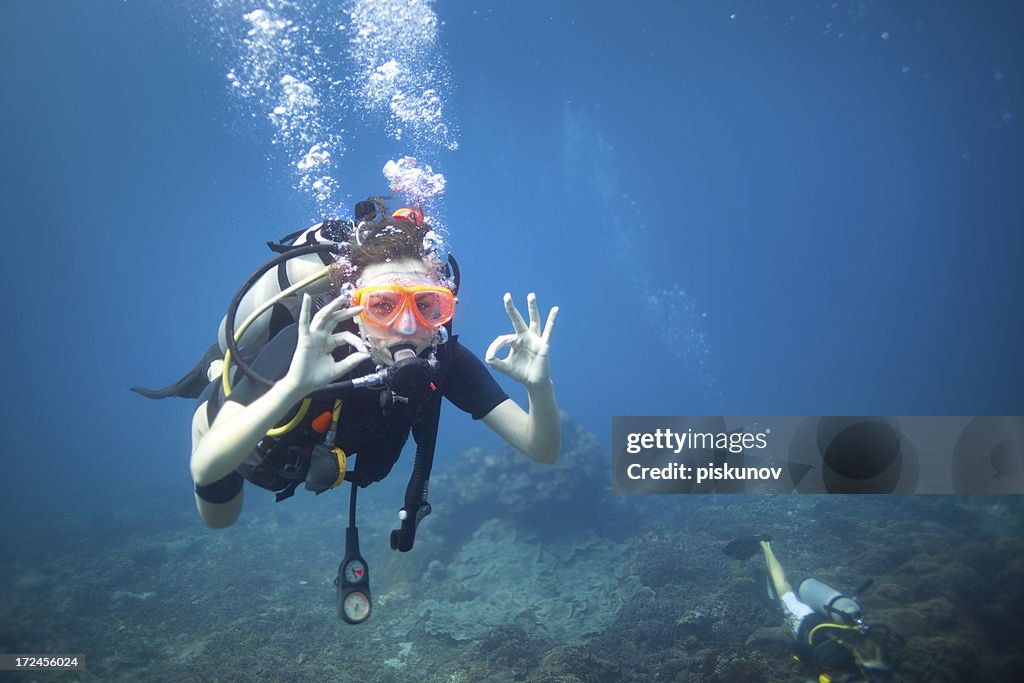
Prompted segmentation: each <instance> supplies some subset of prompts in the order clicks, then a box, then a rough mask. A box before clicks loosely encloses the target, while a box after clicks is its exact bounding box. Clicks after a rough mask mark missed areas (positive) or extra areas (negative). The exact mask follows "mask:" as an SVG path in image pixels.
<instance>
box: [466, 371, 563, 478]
mask: <svg viewBox="0 0 1024 683" xmlns="http://www.w3.org/2000/svg"><path fill="white" fill-rule="evenodd" d="M527 391H528V393H529V396H530V412H529V413H526V412H525V411H523V409H522V408H520V407H519V405H518V404H517V403H516V402H515V401H513V400H512V399H510V398H508V399H505V400H504V401H502V402H501V403H499V404H498V405H496V406H495V407H494V410H492V411H491V412H489V413H487V414H486V415H484V417H483V418H482V421H483V423H484V424H485V425H487V426H488V427H490V428H491V429H493V430H494V431H495V433H496V434H498V436H500V437H501V438H503V439H504V440H505V441H506V442H508V444H509V445H511V446H512V447H513V448H515V449H516V450H518V451H519V452H520V453H523V454H525V455H526V456H527V457H528V458H530V460H533V461H534V462H539V463H541V464H542V465H551V464H553V463H554V462H555V460H557V459H558V454H559V452H560V451H561V450H562V432H561V425H560V423H559V417H558V404H557V403H556V402H555V391H554V389H553V388H552V386H551V383H550V382H548V385H547V388H546V389H545V388H544V387H540V386H537V387H532V388H531V387H528V388H527Z"/></svg>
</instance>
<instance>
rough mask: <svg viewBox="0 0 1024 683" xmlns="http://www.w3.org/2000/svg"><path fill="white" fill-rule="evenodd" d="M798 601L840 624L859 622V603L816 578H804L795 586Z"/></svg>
mask: <svg viewBox="0 0 1024 683" xmlns="http://www.w3.org/2000/svg"><path fill="white" fill-rule="evenodd" d="M797 597H798V598H799V599H800V602H802V603H804V604H805V605H807V606H808V607H811V608H812V609H814V611H815V612H817V613H818V614H820V615H821V616H823V617H825V618H827V619H831V620H833V621H835V622H838V623H841V624H848V625H851V626H852V625H854V624H859V623H861V611H860V605H859V604H858V603H857V601H856V600H854V599H853V598H851V597H848V596H846V595H843V594H842V593H840V592H839V591H837V590H836V589H835V588H832V587H831V586H829V585H828V584H826V583H824V582H822V581H818V580H817V579H805V580H804V581H802V582H801V583H800V587H799V588H797Z"/></svg>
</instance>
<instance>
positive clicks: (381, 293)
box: [352, 285, 455, 328]
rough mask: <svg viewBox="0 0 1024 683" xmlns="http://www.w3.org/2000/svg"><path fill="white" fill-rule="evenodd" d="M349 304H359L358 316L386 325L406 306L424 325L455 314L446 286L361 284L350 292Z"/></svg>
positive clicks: (451, 296) (380, 325) (372, 323)
mask: <svg viewBox="0 0 1024 683" xmlns="http://www.w3.org/2000/svg"><path fill="white" fill-rule="evenodd" d="M352 305H353V306H362V307H363V311H362V313H360V314H359V315H360V317H362V319H363V320H365V321H366V322H368V323H370V324H371V325H376V326H378V327H388V326H389V325H391V324H392V323H394V322H395V321H396V320H398V317H399V316H400V315H402V311H404V310H405V309H406V307H410V308H411V309H412V314H413V315H414V316H415V317H416V319H417V320H418V321H419V322H420V323H422V324H423V326H424V327H432V328H436V327H440V326H441V325H444V324H445V323H446V322H448V321H449V320H451V319H452V316H453V315H454V314H455V294H453V293H452V290H450V289H448V288H447V287H436V286H432V285H418V286H416V287H402V286H399V285H379V286H377V287H362V288H360V289H357V290H356V291H355V292H354V293H353V294H352Z"/></svg>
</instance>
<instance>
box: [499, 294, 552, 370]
mask: <svg viewBox="0 0 1024 683" xmlns="http://www.w3.org/2000/svg"><path fill="white" fill-rule="evenodd" d="M526 303H527V306H528V307H529V310H530V324H529V326H527V324H526V321H525V320H523V316H521V315H520V314H519V310H518V309H517V308H516V306H515V304H513V303H512V295H511V294H508V293H506V294H505V311H506V312H507V313H508V317H509V319H511V320H512V329H514V330H515V334H504V335H502V336H500V337H498V338H497V339H495V340H494V341H493V342H491V345H490V346H489V347H487V355H486V356H484V360H486V361H487V364H488V365H490V366H491V367H492V368H494V369H495V370H498V371H499V372H503V373H505V374H506V375H508V376H509V377H511V378H512V379H514V380H515V381H517V382H519V383H520V384H525V385H526V386H527V388H529V387H531V386H537V385H540V384H544V383H546V382H550V381H551V365H550V363H549V360H548V354H549V349H550V345H551V333H552V332H553V331H554V329H555V317H556V316H557V315H558V306H555V307H554V308H552V309H551V312H550V313H548V321H547V324H546V325H545V326H544V328H543V329H541V326H540V311H538V310H537V295H536V294H533V293H531V294H530V295H528V296H527V297H526ZM506 346H508V347H510V351H509V352H508V356H506V357H505V358H498V352H499V351H500V350H501V349H503V348H505V347H506Z"/></svg>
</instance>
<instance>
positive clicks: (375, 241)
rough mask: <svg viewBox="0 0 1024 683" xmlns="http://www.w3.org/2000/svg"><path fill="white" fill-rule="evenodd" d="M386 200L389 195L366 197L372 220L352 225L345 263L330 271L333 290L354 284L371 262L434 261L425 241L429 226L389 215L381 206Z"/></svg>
mask: <svg viewBox="0 0 1024 683" xmlns="http://www.w3.org/2000/svg"><path fill="white" fill-rule="evenodd" d="M385 199H389V197H371V198H370V199H369V200H367V201H372V202H373V203H374V204H375V205H376V207H377V212H376V214H375V219H374V220H367V221H363V222H361V223H359V224H358V225H357V226H356V227H354V228H353V230H352V236H351V238H350V239H349V243H348V249H347V250H346V251H347V252H348V254H347V258H346V259H345V260H344V261H345V265H344V266H343V267H339V268H337V269H335V270H334V271H333V272H332V273H331V280H332V282H333V284H334V287H335V291H338V290H340V289H341V287H342V286H343V285H344V284H345V283H352V284H353V285H355V283H356V282H357V281H358V280H359V278H360V277H362V274H363V270H364V269H365V268H366V267H367V266H369V265H372V264H374V263H388V262H391V261H402V260H406V259H413V260H418V261H426V262H428V263H430V262H432V261H433V260H435V259H432V258H431V257H432V256H433V254H432V252H431V251H430V250H429V248H428V247H427V246H426V244H425V242H424V237H425V236H426V234H427V233H428V232H429V231H430V226H429V225H427V224H423V226H422V227H417V226H416V225H414V224H412V223H410V222H408V221H402V220H396V219H394V218H391V217H390V212H388V210H387V209H386V207H385V206H384V200H385ZM438 275H440V274H438Z"/></svg>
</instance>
